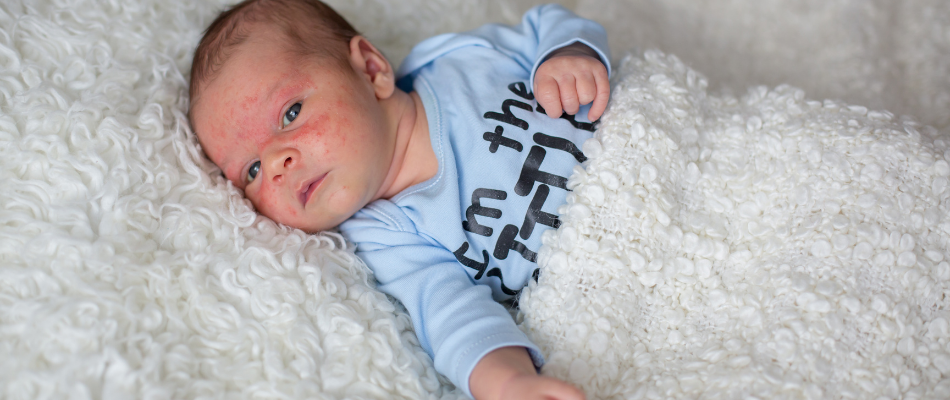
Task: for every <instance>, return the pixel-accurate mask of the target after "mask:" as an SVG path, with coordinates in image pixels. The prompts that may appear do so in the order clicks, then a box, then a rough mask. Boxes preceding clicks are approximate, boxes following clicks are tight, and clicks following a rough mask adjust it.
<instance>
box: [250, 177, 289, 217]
mask: <svg viewBox="0 0 950 400" xmlns="http://www.w3.org/2000/svg"><path fill="white" fill-rule="evenodd" d="M280 194H281V192H280V191H279V190H278V188H277V187H274V186H269V185H268V187H266V188H262V189H261V191H260V192H259V193H258V195H257V196H256V197H257V201H254V200H253V199H252V200H251V202H252V203H254V206H255V207H257V211H258V212H260V213H261V214H264V216H266V217H268V218H270V219H273V220H275V221H277V222H280V223H282V224H285V225H290V226H295V225H294V222H295V221H296V219H297V218H298V217H299V213H298V211H297V209H296V208H295V207H294V205H293V204H292V203H291V202H289V201H287V200H286V199H285V198H284V197H282V196H281V195H280Z"/></svg>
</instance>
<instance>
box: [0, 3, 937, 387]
mask: <svg viewBox="0 0 950 400" xmlns="http://www.w3.org/2000/svg"><path fill="white" fill-rule="evenodd" d="M331 3H332V4H333V5H334V6H336V7H337V8H338V9H339V10H340V11H341V12H342V13H343V14H344V15H345V16H346V17H347V18H349V19H351V20H352V21H353V22H354V24H355V25H356V27H357V28H358V29H361V30H362V31H364V32H366V34H367V35H368V36H369V37H370V38H371V39H373V40H374V41H376V42H377V43H380V44H381V45H382V47H383V49H384V50H385V51H386V52H387V53H388V54H390V55H391V57H392V58H393V61H395V62H398V61H399V59H401V57H402V56H403V55H404V54H405V53H406V52H407V51H408V48H409V46H410V45H411V44H412V43H414V42H416V41H418V40H419V39H421V38H423V37H425V36H429V35H432V34H435V33H439V32H443V31H448V30H459V29H466V28H470V27H474V26H477V25H479V24H482V23H485V22H489V21H503V22H515V21H516V20H517V19H518V18H519V17H520V14H521V12H523V11H524V10H526V9H527V8H528V7H530V6H531V4H532V3H533V2H531V1H516V2H511V1H501V0H498V1H493V0H485V1H479V2H471V1H465V0H458V1H452V0H445V1H440V2H431V1H424V0H415V1H410V0H407V1H386V0H377V1H371V0H365V1H342V0H340V1H334V2H331ZM568 3H569V4H567V5H568V6H569V7H571V8H574V9H575V10H577V11H578V12H579V13H580V14H582V15H584V16H587V17H590V18H594V19H596V20H599V21H601V22H603V23H604V24H605V26H606V27H607V29H608V31H609V32H610V35H611V37H610V39H611V43H612V46H613V49H614V52H615V55H617V56H620V55H622V54H623V53H624V52H625V51H628V50H631V49H633V48H634V47H635V46H640V47H643V48H647V47H659V48H662V49H665V50H666V51H668V52H672V53H676V54H680V55H681V56H683V57H684V59H686V60H691V61H690V63H691V64H692V65H695V66H697V67H698V69H699V70H702V71H703V72H707V73H709V74H710V75H709V76H711V77H712V78H711V79H712V84H711V86H712V87H713V89H712V90H709V89H707V88H706V82H707V80H706V78H704V77H703V75H701V74H699V73H697V72H695V71H693V70H691V69H690V68H688V67H686V66H685V65H684V64H683V63H681V62H679V61H678V60H677V59H676V58H674V57H672V56H666V55H663V54H662V53H658V52H652V51H651V52H647V53H646V54H645V55H641V54H640V53H639V52H635V56H634V57H632V58H629V59H627V60H626V61H625V62H624V63H623V66H620V64H618V65H617V73H616V74H615V77H614V82H615V90H614V94H613V98H612V103H611V105H610V108H609V111H608V114H607V115H606V116H605V117H604V121H603V126H602V129H601V130H600V131H599V132H598V133H597V135H596V139H597V140H594V141H591V142H589V143H588V144H586V145H585V147H584V150H585V152H587V153H588V155H589V156H591V160H590V161H588V165H587V170H586V171H578V172H577V173H576V174H575V175H574V176H573V177H572V178H571V185H574V186H573V187H574V188H575V192H574V194H573V195H572V199H571V203H570V204H569V205H566V206H565V207H564V213H563V214H564V216H563V218H564V226H563V227H562V228H561V229H559V230H558V231H557V232H551V233H549V234H548V235H547V237H546V247H545V248H544V249H543V250H542V268H543V273H542V275H541V279H540V282H539V283H538V284H537V285H533V286H532V287H530V288H529V289H527V290H526V291H525V293H526V297H525V298H523V299H522V310H521V314H520V315H519V316H518V318H519V322H520V323H521V324H522V325H521V326H522V327H523V328H524V329H525V330H526V331H527V332H528V333H529V334H530V335H531V336H532V338H533V339H534V340H536V341H537V343H538V344H539V345H541V346H542V347H543V348H544V349H545V350H546V352H547V353H548V359H549V364H548V366H547V367H546V369H545V371H544V372H545V373H547V374H551V375H554V376H558V377H561V378H564V379H566V380H569V381H571V382H574V383H575V384H577V385H579V386H580V387H582V388H583V389H584V390H585V391H586V392H587V394H588V396H589V397H590V398H670V397H672V398H740V397H742V398H753V397H758V398H783V397H785V398H802V397H812V398H874V397H878V396H884V397H890V398H896V397H904V398H934V399H939V398H947V397H950V375H948V374H950V353H948V352H947V350H946V349H947V347H948V340H950V333H948V332H950V327H948V323H947V321H948V320H950V315H948V301H950V290H948V284H950V283H948V282H950V264H948V263H947V261H950V260H946V261H945V260H944V259H945V258H950V253H948V251H950V250H948V242H947V239H948V234H950V223H948V222H950V221H948V220H947V210H946V208H947V207H948V203H947V198H948V196H950V191H948V190H947V189H948V178H947V176H948V175H950V165H948V163H947V159H946V157H945V154H944V152H945V151H946V150H947V149H948V147H950V137H947V135H946V134H947V132H946V130H945V129H946V127H947V125H948V123H950V116H948V113H947V112H946V109H947V105H948V104H950V82H948V81H947V79H946V77H947V76H948V72H950V50H948V49H950V29H948V28H947V26H948V23H947V22H948V21H950V6H948V5H947V3H946V2H945V1H943V0H932V1H926V0H921V1H918V2H904V3H907V4H906V5H905V4H903V3H893V4H892V3H889V2H866V1H864V0H851V1H847V0H846V1H842V2H836V3H834V4H830V5H829V4H825V2H823V1H819V0H807V1H802V2H796V3H795V5H794V6H792V5H789V4H788V2H783V1H779V0H770V1H756V0H732V1H711V0H710V1H699V2H696V1H686V0H667V1H664V2H655V1H636V0H629V1H622V0H615V1H608V0H603V1H595V0H589V1H583V0H581V1H577V2H568ZM222 4H224V2H223V1H207V2H202V1H198V2H188V1H159V0H142V1H111V2H102V1H97V0H65V1H58V0H57V1H52V0H51V1H45V0H35V1H30V0H23V1H21V2H17V1H6V2H2V3H0V398H8V399H43V398H75V399H84V398H106V399H120V398H121V399H125V398H154V399H161V398H199V397H200V398H318V399H323V398H326V399H334V398H375V399H389V398H408V399H415V398H455V397H458V396H459V395H460V394H459V392H458V391H457V390H455V389H454V388H452V387H451V385H448V384H447V383H445V382H444V380H442V379H440V378H439V377H438V376H437V374H436V373H435V372H434V370H433V368H432V364H431V360H429V359H428V357H427V356H426V355H425V354H424V352H422V351H421V349H420V348H419V346H418V345H417V343H416V340H415V337H414V334H413V332H412V330H411V324H410V323H409V318H408V316H407V315H406V314H405V313H404V312H401V311H400V310H399V309H398V308H397V307H396V306H394V305H393V304H392V303H391V302H390V301H389V299H387V298H386V297H385V296H384V295H382V294H380V293H379V292H377V291H376V290H375V289H374V287H373V286H374V284H373V281H372V276H371V274H370V273H369V271H368V270H367V269H366V268H365V267H364V266H363V265H362V264H361V263H360V262H359V260H357V259H356V258H355V257H354V256H353V255H352V249H351V248H347V246H346V244H345V243H344V242H343V241H342V240H341V239H340V237H339V236H338V235H335V234H333V233H325V234H321V235H306V234H303V233H302V232H299V231H295V230H290V229H287V228H284V227H281V226H278V225H275V224H274V223H272V222H271V221H269V220H267V219H266V218H262V217H259V216H257V215H256V214H255V213H254V212H253V211H252V209H251V208H250V206H249V204H248V202H247V201H246V200H244V199H243V198H242V196H241V194H240V193H239V191H237V190H235V189H233V188H232V187H230V186H229V185H228V184H227V183H226V182H225V181H224V180H223V179H221V178H220V176H219V174H218V172H217V170H216V168H215V167H214V166H212V165H210V164H209V163H208V162H207V161H206V160H204V159H203V157H202V156H201V155H200V153H199V150H198V149H197V148H196V146H195V142H194V139H193V137H192V134H191V132H190V130H189V129H188V125H187V120H186V119H185V117H184V115H183V110H184V109H185V108H186V106H187V71H188V70H189V68H190V62H191V55H192V51H193V49H194V46H195V44H196V43H197V40H198V38H199V37H200V33H201V30H202V29H203V28H204V27H205V26H206V25H207V24H208V23H209V22H210V20H211V19H212V18H213V17H214V16H215V15H216V13H217V11H218V10H219V9H220V8H221V6H222ZM897 4H901V5H897ZM882 15H888V16H889V17H887V18H885V17H882ZM776 21H783V22H782V23H776ZM842 21H844V23H842ZM788 38H794V40H789V41H786V42H780V41H782V40H786V39H788ZM777 43H783V44H784V47H783V46H778V45H777ZM909 44H913V46H910V45H909ZM891 50H895V51H893V52H892V51H891ZM618 60H619V58H618ZM781 82H789V83H792V84H794V85H797V86H801V87H804V88H805V89H806V90H807V93H809V95H807V96H806V95H805V94H804V92H802V91H801V90H798V89H795V88H793V87H790V86H778V87H776V88H774V89H769V88H766V87H753V88H752V89H749V90H748V91H747V87H749V86H752V85H755V84H760V83H762V84H771V85H775V84H778V83H781ZM729 93H739V94H741V95H740V96H739V97H735V96H730V95H729ZM811 93H816V94H815V95H812V94H811ZM824 97H835V98H845V99H848V100H849V104H865V105H868V106H871V107H873V108H877V109H889V110H892V111H895V112H899V113H909V114H912V115H916V116H917V118H920V121H922V122H923V123H925V124H930V125H933V126H936V127H937V128H931V127H928V126H926V125H923V124H921V123H917V122H915V121H916V119H915V118H911V117H898V116H895V115H894V114H891V113H889V112H886V111H868V110H867V109H866V108H863V107H860V106H848V105H845V104H844V103H842V102H840V101H824V102H816V101H810V100H809V99H817V98H824Z"/></svg>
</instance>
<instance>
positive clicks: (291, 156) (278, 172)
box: [264, 149, 300, 183]
mask: <svg viewBox="0 0 950 400" xmlns="http://www.w3.org/2000/svg"><path fill="white" fill-rule="evenodd" d="M299 159H300V153H299V152H297V151H295V150H294V149H283V150H280V151H277V152H275V153H273V154H272V155H271V157H269V160H267V161H268V162H267V163H266V165H265V166H264V168H265V172H267V173H268V175H270V179H271V180H272V181H274V183H281V182H282V181H283V179H284V175H286V174H287V172H289V171H290V170H292V169H293V168H294V167H296V165H297V163H298V161H299ZM267 170H269V171H267Z"/></svg>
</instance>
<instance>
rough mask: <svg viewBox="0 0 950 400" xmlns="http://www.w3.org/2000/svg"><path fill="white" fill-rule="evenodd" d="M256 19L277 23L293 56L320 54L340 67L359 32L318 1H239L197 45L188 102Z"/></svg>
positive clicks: (257, 21) (239, 42) (217, 19)
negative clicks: (350, 44) (350, 43)
mask: <svg viewBox="0 0 950 400" xmlns="http://www.w3.org/2000/svg"><path fill="white" fill-rule="evenodd" d="M256 23H265V24H271V25H273V26H276V27H277V28H278V29H279V30H280V32H281V33H282V34H283V36H284V37H283V40H284V43H280V45H283V46H284V47H285V48H286V49H287V50H288V51H290V52H291V53H292V54H295V55H298V56H304V57H309V56H316V57H325V58H328V59H331V60H334V61H336V62H338V63H340V64H341V65H344V66H345V65H349V64H348V59H347V57H348V54H349V53H348V44H349V41H350V39H352V38H353V37H354V36H356V35H358V34H359V33H358V32H357V31H356V29H353V26H351V25H350V23H349V22H347V21H346V20H345V19H343V17H341V16H340V14H337V12H336V11H334V10H333V9H332V8H330V6H328V5H326V4H323V3H322V2H320V1H319V0H244V1H242V2H240V3H238V4H236V5H234V6H233V7H231V8H229V9H227V10H225V11H224V12H222V13H221V14H219V15H218V17H217V18H215V20H214V22H212V23H211V25H210V26H208V29H207V30H206V31H205V34H204V37H202V38H201V42H199V43H198V48H196V49H195V58H194V60H193V61H192V64H191V83H190V85H189V90H188V96H189V97H190V98H191V100H192V104H194V100H195V96H196V95H197V94H198V86H199V85H201V84H202V83H204V82H206V81H207V80H208V79H212V78H213V77H214V74H215V73H216V72H217V70H218V69H220V68H221V66H222V65H224V63H225V62H226V61H227V59H228V57H229V56H230V51H231V50H232V49H234V47H235V46H237V45H239V44H241V43H243V42H244V41H245V40H247V38H248V36H249V35H250V33H251V32H252V30H253V29H252V28H253V25H254V24H256Z"/></svg>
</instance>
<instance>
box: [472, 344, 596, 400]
mask: <svg viewBox="0 0 950 400" xmlns="http://www.w3.org/2000/svg"><path fill="white" fill-rule="evenodd" d="M469 388H470V389H471V390H472V395H473V396H475V398H476V399H477V400H522V399H528V400H530V399H538V400H584V392H582V391H580V390H579V389H577V388H575V387H574V386H571V385H570V384H568V383H565V382H562V381H559V380H557V379H554V378H551V377H547V376H539V375H538V374H537V372H535V370H534V364H532V363H531V357H530V356H528V352H527V350H525V348H524V347H502V348H500V349H495V350H493V351H491V352H489V353H488V354H487V355H486V356H485V357H482V359H481V360H479V361H478V364H475V369H474V370H473V371H472V375H471V377H469Z"/></svg>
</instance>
